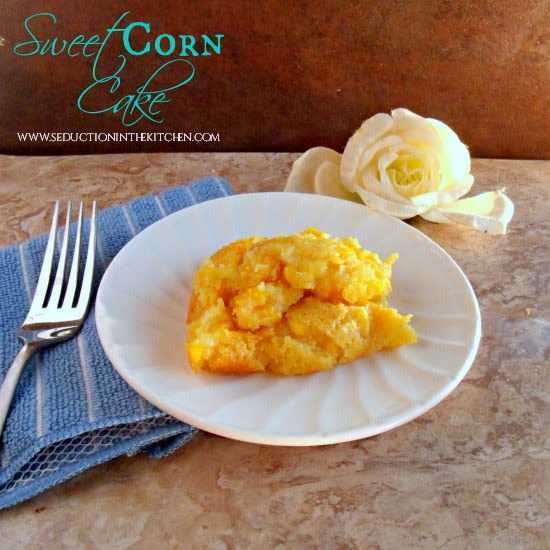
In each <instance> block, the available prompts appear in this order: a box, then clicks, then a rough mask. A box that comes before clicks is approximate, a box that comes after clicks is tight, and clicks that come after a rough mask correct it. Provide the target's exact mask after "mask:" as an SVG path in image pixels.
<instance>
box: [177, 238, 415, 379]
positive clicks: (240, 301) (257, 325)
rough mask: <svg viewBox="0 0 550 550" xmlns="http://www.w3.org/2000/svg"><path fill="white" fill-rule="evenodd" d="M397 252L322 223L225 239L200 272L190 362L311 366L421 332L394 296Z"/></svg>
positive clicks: (298, 369) (241, 368)
mask: <svg viewBox="0 0 550 550" xmlns="http://www.w3.org/2000/svg"><path fill="white" fill-rule="evenodd" d="M396 259H397V254H392V255H391V256H390V257H389V258H388V259H386V260H385V261H382V260H380V258H379V257H378V255H377V254H375V253H373V252H369V251H368V250H364V249H363V248H361V246H360V244H359V242H358V241H357V240H356V239H354V238H351V237H347V238H335V237H330V236H329V235H327V234H326V233H323V232H321V231H319V230H318V229H315V228H310V229H307V230H305V231H304V232H302V233H298V234H296V235H286V236H280V237H273V238H263V237H250V238H248V239H243V240H240V241H235V242H233V243H231V244H229V245H227V246H224V247H223V248H221V249H220V250H219V251H218V252H216V253H215V254H214V255H213V256H212V257H210V258H208V259H206V260H205V261H204V262H203V264H202V265H201V267H200V268H199V270H198V272H197V274H196V276H195V281H194V285H193V293H192V296H191V303H190V307H189V314H188V319H187V325H188V326H187V353H188V355H189V360H190V362H191V367H192V368H193V369H194V370H195V371H210V372H217V373H227V374H245V373H252V372H271V373H276V374H283V375H296V374H307V373H311V372H317V371H321V370H327V369H330V368H332V367H334V366H336V365H338V364H342V363H348V362H350V361H353V360H355V359H357V358H358V357H363V356H366V355H368V354H370V353H373V352H376V351H379V350H383V349H391V348H395V347H398V346H401V345H404V344H410V343H413V342H416V333H415V332H414V329H413V328H412V327H411V326H410V324H409V322H410V318H411V316H410V315H401V314H400V313H399V312H397V311H396V310H395V309H392V308H390V307H388V306H387V305H386V298H387V297H388V295H389V294H390V292H391V266H392V264H393V263H394V261H395V260H396Z"/></svg>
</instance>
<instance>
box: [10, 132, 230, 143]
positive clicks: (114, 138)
mask: <svg viewBox="0 0 550 550" xmlns="http://www.w3.org/2000/svg"><path fill="white" fill-rule="evenodd" d="M17 137H18V139H19V141H20V142H31V143H32V142H38V143H69V142H74V143H85V142H93V143H106V142H117V143H124V142H164V143H174V142H176V143H179V142H194V143H199V142H203V143H210V142H212V143H220V142H221V137H220V134H219V133H218V132H17Z"/></svg>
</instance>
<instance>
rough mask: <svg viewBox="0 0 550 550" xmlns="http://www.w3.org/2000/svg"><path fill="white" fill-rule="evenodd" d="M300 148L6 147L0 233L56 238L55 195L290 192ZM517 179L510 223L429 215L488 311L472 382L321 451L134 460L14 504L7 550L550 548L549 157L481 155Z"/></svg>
mask: <svg viewBox="0 0 550 550" xmlns="http://www.w3.org/2000/svg"><path fill="white" fill-rule="evenodd" d="M294 158H295V155H291V154H285V153H277V154H202V155H201V154H144V155H102V156H74V157H9V156H4V157H0V245H3V244H7V243H10V242H13V241H15V240H21V239H24V238H26V237H28V236H30V235H34V234H36V233H38V232H42V231H44V230H45V229H46V227H47V224H48V218H49V213H48V203H50V202H51V200H52V199H53V198H60V199H71V198H72V199H79V198H85V199H92V198H95V199H98V200H99V204H100V206H107V205H108V204H112V203H115V202H118V201H123V200H126V199H129V198H131V197H135V196H138V195H141V194H144V193H147V192H151V191H157V190H160V189H163V188H165V187H167V186H170V185H174V184H177V183H181V182H184V181H186V180H188V179H189V178H192V177H195V176H202V175H205V174H216V175H219V176H224V177H227V178H228V179H229V180H230V181H231V182H232V183H233V185H234V187H235V189H236V190H237V191H239V192H243V191H261V190H277V189H281V187H282V185H283V182H284V180H285V178H286V175H287V174H288V171H289V168H290V165H291V163H292V160H293V159H294ZM473 171H474V174H475V176H476V180H477V183H476V186H475V188H476V189H477V190H478V191H481V190H488V189H494V188H497V187H506V188H507V190H508V193H509V195H510V196H511V197H512V199H513V200H514V202H515V203H516V215H515V218H514V220H513V221H512V223H511V226H510V230H509V233H508V235H506V236H504V237H491V236H488V235H482V234H479V233H475V232H473V231H471V230H464V229H459V228H456V227H446V226H439V225H435V224H430V223H429V222H424V221H415V222H413V223H414V224H415V225H416V226H417V227H418V228H420V229H421V230H422V231H424V232H425V233H427V234H428V235H429V236H430V237H432V238H433V239H434V240H435V241H437V242H438V243H440V244H441V245H442V246H443V247H444V248H445V249H446V250H448V251H449V252H450V253H451V254H452V255H453V257H454V258H455V259H456V260H457V261H458V263H459V264H460V265H461V266H462V267H463V269H464V270H465V272H466V273H467V275H468V276H469V278H470V280H471V281H472V284H473V286H474V288H475V290H476V292H477V295H478V297H479V299H480V303H481V307H482V316H483V339H482V343H481V349H480V352H479V355H478V357H477V359H476V361H475V364H474V366H473V367H472V369H471V371H470V372H469V374H468V376H467V378H466V379H465V380H464V381H463V382H462V383H461V384H460V385H459V387H458V388H457V389H456V391H454V392H453V393H452V395H451V396H450V397H448V398H447V399H445V400H444V401H443V402H442V403H441V404H440V405H438V406H437V407H436V408H435V409H433V410H431V411H430V412H429V413H427V414H425V415H424V416H422V417H421V418H419V419H417V420H415V421H413V422H410V423H409V424H406V425H405V426H402V427H400V428H397V429H395V430H393V431H391V432H388V433H385V434H382V435H380V436H377V437H373V438H370V439H365V440H362V441H356V442H353V443H348V444H340V445H333V446H328V447H318V448H284V447H265V446H259V445H251V444H246V443H239V442H237V441H231V440H227V439H223V438H220V437H216V436H211V435H208V434H201V435H199V436H198V437H197V438H196V439H195V440H194V441H193V442H192V443H190V444H189V445H187V446H186V447H185V448H183V449H181V450H179V451H178V452H176V453H175V454H174V455H173V456H171V457H169V458H167V459H164V460H161V461H155V460H150V459H148V458H146V457H144V456H137V457H133V458H126V457H124V458H120V459H117V460H115V461H113V462H110V463H108V464H105V465H102V466H99V467H97V468H95V469H93V470H91V471H89V472H86V473H85V474H83V475H81V476H79V477H77V478H75V479H73V480H72V481H70V482H68V483H65V484H64V485H62V486H60V487H57V488H55V489H53V490H50V491H49V492H47V493H45V494H43V495H41V496H38V497H36V498H34V499H33V500H31V501H29V502H26V503H24V504H22V505H19V506H16V507H15V508H12V509H9V510H7V511H4V512H0V541H1V543H0V545H1V546H2V548H6V549H7V548H10V549H15V548H56V549H59V548H116V549H126V548H157V547H158V548H211V549H233V548H258V549H260V548H323V549H340V548H357V549H362V550H363V549H364V550H367V549H372V550H374V549H384V550H386V549H392V550H393V549H401V548H412V549H415V550H417V549H434V548H445V549H459V548H474V549H477V548H483V549H485V548H487V549H491V548H494V549H501V548H513V549H520V548H522V549H523V548H529V549H543V548H544V549H547V548H549V547H550V543H549V541H550V375H549V363H550V293H549V292H548V291H549V289H550V221H549V220H550V161H549V162H543V161H506V160H476V161H474V164H473Z"/></svg>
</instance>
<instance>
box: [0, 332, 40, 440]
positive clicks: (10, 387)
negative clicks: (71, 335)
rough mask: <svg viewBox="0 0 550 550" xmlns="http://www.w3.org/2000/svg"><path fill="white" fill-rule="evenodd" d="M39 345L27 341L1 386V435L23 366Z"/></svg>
mask: <svg viewBox="0 0 550 550" xmlns="http://www.w3.org/2000/svg"><path fill="white" fill-rule="evenodd" d="M38 347H39V346H38V345H37V344H36V343H34V342H25V344H24V346H23V347H22V348H21V349H20V350H19V353H18V354H17V355H16V357H15V359H14V360H13V363H12V364H11V366H10V368H9V369H8V372H7V373H6V376H5V378H4V381H3V382H2V386H1V387H0V435H1V434H2V432H3V431H4V423H5V422H6V418H7V417H8V412H9V410H10V405H11V402H12V399H13V394H14V393H15V388H16V387H17V382H18V381H19V377H20V376H21V373H22V372H23V367H24V366H25V365H26V364H27V361H28V360H29V359H30V358H31V357H32V355H33V354H34V352H35V351H36V350H37V349H38Z"/></svg>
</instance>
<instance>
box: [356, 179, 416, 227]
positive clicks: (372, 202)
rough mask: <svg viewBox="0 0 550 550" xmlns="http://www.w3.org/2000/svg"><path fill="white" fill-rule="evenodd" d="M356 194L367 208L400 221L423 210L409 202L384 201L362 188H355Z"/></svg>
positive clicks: (412, 216)
mask: <svg viewBox="0 0 550 550" xmlns="http://www.w3.org/2000/svg"><path fill="white" fill-rule="evenodd" d="M357 193H358V195H359V196H360V197H361V199H363V202H364V203H365V204H366V205H367V206H370V207H371V208H374V210H378V211H379V212H384V213H385V214H389V215H390V216H395V217H396V218H401V219H402V220H406V219H407V218H414V216H417V215H418V214H420V213H422V212H423V211H424V210H425V209H424V208H423V207H420V206H415V205H414V204H412V203H410V202H409V203H406V202H395V201H389V200H386V199H384V198H382V197H381V196H380V195H377V194H376V193H371V192H370V191H367V190H366V189H363V188H362V187H358V188H357Z"/></svg>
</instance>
